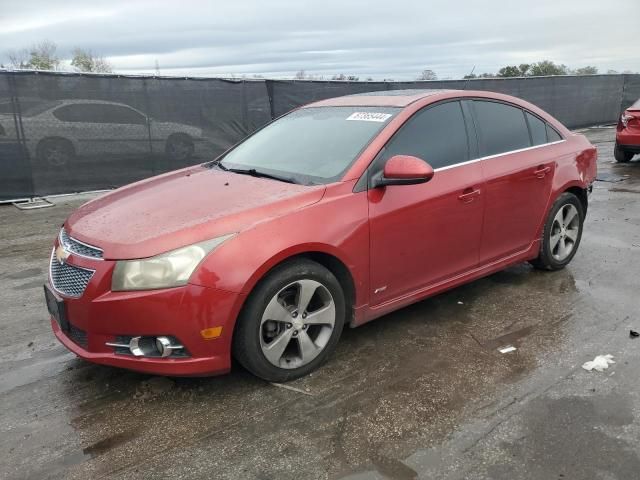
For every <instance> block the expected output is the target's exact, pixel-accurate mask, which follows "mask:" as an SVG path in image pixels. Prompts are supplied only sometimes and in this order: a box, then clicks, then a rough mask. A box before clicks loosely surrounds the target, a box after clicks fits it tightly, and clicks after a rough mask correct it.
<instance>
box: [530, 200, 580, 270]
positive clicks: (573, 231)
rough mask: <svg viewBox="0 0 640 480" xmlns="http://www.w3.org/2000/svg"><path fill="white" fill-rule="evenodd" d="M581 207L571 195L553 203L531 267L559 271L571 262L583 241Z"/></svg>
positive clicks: (578, 201)
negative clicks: (538, 250)
mask: <svg viewBox="0 0 640 480" xmlns="http://www.w3.org/2000/svg"><path fill="white" fill-rule="evenodd" d="M584 213H585V212H584V207H583V205H582V203H581V202H580V199H578V197H576V196H575V195H574V194H573V193H568V192H565V193H563V194H562V195H560V197H559V198H558V199H557V200H556V201H555V202H554V204H553V205H552V207H551V210H549V215H548V216H547V220H546V221H545V224H544V230H543V232H542V239H541V245H540V253H539V255H538V257H537V258H536V259H535V260H532V261H531V262H530V263H531V264H532V265H533V266H534V267H535V268H538V269H541V270H560V269H562V268H564V267H566V266H567V265H568V264H569V262H571V260H572V259H573V257H574V256H575V254H576V252H577V251H578V247H579V246H580V239H581V238H582V227H583V225H584Z"/></svg>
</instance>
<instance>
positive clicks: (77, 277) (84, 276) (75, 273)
mask: <svg viewBox="0 0 640 480" xmlns="http://www.w3.org/2000/svg"><path fill="white" fill-rule="evenodd" d="M94 273H95V271H94V270H89V269H86V268H80V267H76V266H74V265H69V264H68V263H59V262H58V259H57V258H56V255H55V250H54V251H53V252H52V254H51V261H50V263H49V275H50V277H51V283H52V285H53V288H55V289H56V290H57V291H58V292H60V293H62V294H63V295H67V296H69V297H80V296H81V295H82V294H83V293H84V290H85V288H87V284H88V283H89V280H91V277H92V276H93V274H94Z"/></svg>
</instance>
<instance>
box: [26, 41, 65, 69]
mask: <svg viewBox="0 0 640 480" xmlns="http://www.w3.org/2000/svg"><path fill="white" fill-rule="evenodd" d="M57 49H58V46H57V45H56V44H55V43H53V42H52V41H50V40H43V41H41V42H40V43H36V44H34V45H32V46H31V48H30V49H29V61H28V62H27V65H26V66H27V68H32V69H34V70H57V69H58V66H59V65H60V58H58V56H57V55H56V50H57Z"/></svg>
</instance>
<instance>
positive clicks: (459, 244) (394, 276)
mask: <svg viewBox="0 0 640 480" xmlns="http://www.w3.org/2000/svg"><path fill="white" fill-rule="evenodd" d="M475 147H476V145H475V139H473V141H471V140H470V136H469V132H468V130H467V125H466V122H465V117H464V115H463V108H462V105H461V103H460V102H459V101H457V100H456V101H448V102H444V103H439V104H436V105H431V106H427V107H425V108H424V109H423V110H421V111H419V112H418V113H416V114H415V115H414V116H413V117H412V118H410V119H409V120H408V121H407V122H406V123H405V124H404V125H403V126H402V127H401V129H400V130H399V131H398V132H397V133H396V135H395V136H394V137H393V138H392V139H391V140H390V141H389V143H388V144H387V146H386V147H385V148H384V149H383V151H382V152H380V154H379V155H378V158H376V160H375V161H374V163H373V165H372V167H371V169H370V172H369V173H370V175H373V174H375V173H377V172H378V171H379V170H381V169H382V168H383V166H384V164H385V163H386V161H387V160H388V159H389V158H391V157H392V156H394V155H400V154H402V155H413V156H416V157H419V158H421V159H423V160H426V161H427V162H428V163H429V164H430V165H431V166H432V167H433V168H434V170H435V175H434V177H433V178H432V179H431V180H430V181H429V182H427V183H424V184H419V185H395V186H387V187H384V188H374V189H369V192H368V198H369V225H370V245H371V250H370V251H371V261H370V268H371V295H370V298H371V305H379V304H381V303H384V302H386V301H390V300H393V299H395V298H398V297H401V296H402V295H404V294H410V293H411V292H415V291H416V290H419V289H421V288H425V287H428V286H431V285H435V284H438V283H439V282H442V281H444V280H446V279H449V278H451V277H453V276H455V275H457V274H460V273H462V272H465V271H468V270H470V269H472V268H474V267H475V266H476V265H477V264H478V255H479V247H480V236H481V231H482V213H483V195H482V190H483V189H482V185H481V184H482V172H481V169H480V164H479V162H476V161H470V159H472V158H475Z"/></svg>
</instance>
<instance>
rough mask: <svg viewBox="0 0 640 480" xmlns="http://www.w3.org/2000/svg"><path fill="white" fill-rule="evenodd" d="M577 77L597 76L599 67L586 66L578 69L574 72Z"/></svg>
mask: <svg viewBox="0 0 640 480" xmlns="http://www.w3.org/2000/svg"><path fill="white" fill-rule="evenodd" d="M573 73H574V74H575V75H595V74H597V73H598V67H592V66H586V67H581V68H576V69H575V71H574V72H573Z"/></svg>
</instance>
